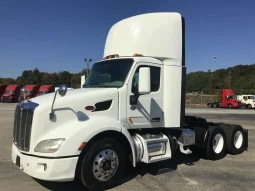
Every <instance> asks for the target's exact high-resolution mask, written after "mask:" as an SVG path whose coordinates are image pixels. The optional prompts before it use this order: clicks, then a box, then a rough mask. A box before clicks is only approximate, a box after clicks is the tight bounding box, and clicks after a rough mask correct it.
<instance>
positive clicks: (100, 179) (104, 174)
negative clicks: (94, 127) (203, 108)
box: [80, 138, 127, 190]
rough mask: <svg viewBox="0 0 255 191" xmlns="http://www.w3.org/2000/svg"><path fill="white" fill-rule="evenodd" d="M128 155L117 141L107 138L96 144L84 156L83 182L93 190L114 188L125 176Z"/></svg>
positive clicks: (82, 167)
mask: <svg viewBox="0 0 255 191" xmlns="http://www.w3.org/2000/svg"><path fill="white" fill-rule="evenodd" d="M126 156H127V153H126V152H125V149H124V147H122V145H121V144H120V143H118V142H117V141H116V140H114V139H111V138H105V139H102V140H100V141H98V142H96V143H95V144H94V145H93V146H92V147H91V148H90V149H89V151H88V153H87V154H86V155H85V156H84V158H83V160H82V166H81V176H80V177H81V181H82V183H83V185H84V186H86V187H87V188H89V189H91V190H105V189H108V188H110V187H113V186H114V185H115V184H116V183H117V181H119V180H120V179H121V177H122V176H123V174H124V170H125V166H126V159H127V157H126Z"/></svg>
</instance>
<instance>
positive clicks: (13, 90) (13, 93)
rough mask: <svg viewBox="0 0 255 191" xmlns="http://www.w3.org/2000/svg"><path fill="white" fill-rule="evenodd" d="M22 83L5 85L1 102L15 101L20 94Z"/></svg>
mask: <svg viewBox="0 0 255 191" xmlns="http://www.w3.org/2000/svg"><path fill="white" fill-rule="evenodd" d="M21 87H22V85H16V84H10V85H8V86H7V87H6V89H5V92H4V94H3V95H2V97H1V102H3V103H4V102H10V103H11V102H17V101H18V99H19V96H20V89H21Z"/></svg>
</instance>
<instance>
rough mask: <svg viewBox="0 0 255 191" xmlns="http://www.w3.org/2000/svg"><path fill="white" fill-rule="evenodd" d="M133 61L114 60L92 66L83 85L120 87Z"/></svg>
mask: <svg viewBox="0 0 255 191" xmlns="http://www.w3.org/2000/svg"><path fill="white" fill-rule="evenodd" d="M133 62H134V60H133V59H130V58H128V59H116V60H106V61H103V62H97V63H95V64H94V65H93V67H92V69H91V71H90V73H89V75H88V78H87V79H86V81H85V84H84V85H83V87H84V88H86V87H121V86H122V85H123V83H124V81H125V79H126V77H127V74H128V72H129V70H130V68H131V66H132V64H133Z"/></svg>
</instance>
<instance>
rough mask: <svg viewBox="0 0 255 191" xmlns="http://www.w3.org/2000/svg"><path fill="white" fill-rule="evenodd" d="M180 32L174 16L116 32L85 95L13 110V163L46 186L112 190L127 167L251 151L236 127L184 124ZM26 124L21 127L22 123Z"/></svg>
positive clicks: (78, 92)
mask: <svg viewBox="0 0 255 191" xmlns="http://www.w3.org/2000/svg"><path fill="white" fill-rule="evenodd" d="M184 33H185V27H184V18H183V17H182V16H181V15H180V14H179V13H168V12H164V13H148V14H142V15H137V16H133V17H130V18H127V19H124V20H122V21H119V22H118V23H116V24H114V25H113V26H112V27H111V29H110V31H109V33H108V36H107V39H106V43H105V48H104V59H102V60H100V61H98V62H96V63H95V64H93V67H92V69H91V71H90V73H89V75H88V78H87V79H86V82H85V84H84V85H83V88H80V89H73V90H72V91H67V86H66V85H64V84H63V85H61V86H60V87H59V89H58V90H57V91H56V92H55V93H50V94H47V95H44V96H39V97H36V98H32V99H29V100H27V101H24V102H21V103H19V104H18V105H17V107H16V110H15V121H14V129H13V144H12V161H13V163H14V164H15V165H16V166H17V167H18V168H19V169H21V170H22V171H24V172H25V173H26V174H28V175H30V176H32V177H35V178H37V179H42V180H47V181H72V180H74V178H75V177H77V178H79V179H80V180H81V182H82V183H83V185H84V186H85V187H87V188H89V189H91V190H94V189H97V190H98V189H99V190H104V189H107V188H110V187H113V186H114V185H115V183H117V182H118V181H120V180H121V177H122V176H123V173H124V172H125V168H126V167H127V166H128V165H127V163H129V162H130V164H132V165H133V167H136V166H137V165H138V163H156V162H160V161H163V160H168V159H171V158H173V157H174V154H175V153H176V152H177V150H178V149H179V150H180V152H182V153H184V154H190V153H192V147H199V148H201V149H203V151H204V152H205V154H206V156H207V158H208V159H211V160H218V159H220V158H222V157H223V156H224V154H225V153H231V154H240V153H242V152H243V151H244V150H247V148H248V131H247V130H245V129H243V128H242V126H240V125H228V124H215V123H209V122H207V121H206V119H203V118H197V117H194V116H185V92H186V90H185V87H186V85H185V81H186V66H185V34H184ZM23 119H24V120H23Z"/></svg>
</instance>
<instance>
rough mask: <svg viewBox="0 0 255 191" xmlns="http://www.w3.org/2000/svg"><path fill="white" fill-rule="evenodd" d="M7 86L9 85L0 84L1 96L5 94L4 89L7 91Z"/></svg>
mask: <svg viewBox="0 0 255 191" xmlns="http://www.w3.org/2000/svg"><path fill="white" fill-rule="evenodd" d="M6 87H7V85H4V84H0V98H1V97H2V95H3V94H4V91H5V89H6Z"/></svg>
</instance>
